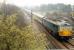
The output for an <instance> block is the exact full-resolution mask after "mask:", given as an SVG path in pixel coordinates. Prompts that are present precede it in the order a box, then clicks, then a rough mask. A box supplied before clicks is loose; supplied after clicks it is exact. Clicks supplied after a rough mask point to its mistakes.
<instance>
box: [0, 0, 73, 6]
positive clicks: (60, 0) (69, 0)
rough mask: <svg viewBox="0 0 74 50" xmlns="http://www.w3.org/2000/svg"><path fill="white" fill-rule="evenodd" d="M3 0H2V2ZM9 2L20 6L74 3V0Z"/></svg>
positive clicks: (19, 0) (22, 0)
mask: <svg viewBox="0 0 74 50" xmlns="http://www.w3.org/2000/svg"><path fill="white" fill-rule="evenodd" d="M2 1H3V0H0V2H2ZM6 2H7V3H10V4H15V5H18V6H37V5H40V4H48V3H49V4H51V3H52V4H56V3H64V4H72V5H74V0H6Z"/></svg>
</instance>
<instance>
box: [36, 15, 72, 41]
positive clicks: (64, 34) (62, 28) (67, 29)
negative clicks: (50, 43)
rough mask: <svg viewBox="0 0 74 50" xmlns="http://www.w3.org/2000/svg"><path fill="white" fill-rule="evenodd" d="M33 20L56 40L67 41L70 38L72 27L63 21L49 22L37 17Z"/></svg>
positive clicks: (46, 19)
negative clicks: (41, 25) (49, 31)
mask: <svg viewBox="0 0 74 50" xmlns="http://www.w3.org/2000/svg"><path fill="white" fill-rule="evenodd" d="M35 20H37V21H38V22H40V23H41V24H43V25H44V26H45V27H46V28H47V29H48V30H51V34H52V35H53V36H54V37H56V38H57V39H63V40H68V39H69V38H70V37H71V36H72V26H71V24H69V23H68V22H67V21H65V20H50V19H48V18H44V17H41V16H37V15H36V16H35Z"/></svg>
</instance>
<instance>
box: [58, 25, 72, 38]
mask: <svg viewBox="0 0 74 50" xmlns="http://www.w3.org/2000/svg"><path fill="white" fill-rule="evenodd" d="M59 36H62V37H71V36H72V26H71V25H70V24H64V25H61V26H60V27H59Z"/></svg>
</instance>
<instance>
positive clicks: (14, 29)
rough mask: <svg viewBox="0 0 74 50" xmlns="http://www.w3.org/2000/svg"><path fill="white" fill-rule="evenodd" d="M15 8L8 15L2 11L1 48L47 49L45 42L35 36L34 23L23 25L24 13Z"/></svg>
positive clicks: (16, 49)
mask: <svg viewBox="0 0 74 50" xmlns="http://www.w3.org/2000/svg"><path fill="white" fill-rule="evenodd" d="M11 7H12V6H10V8H11ZM8 9H9V8H8ZM13 10H14V9H12V8H11V10H10V11H8V12H10V14H9V13H8V14H7V16H4V13H3V12H1V11H0V12H1V13H2V14H1V13H0V50H46V47H45V44H44V42H43V41H41V40H37V38H35V37H36V35H35V33H36V32H34V31H33V28H32V25H28V26H23V27H21V26H22V25H24V24H23V23H24V22H23V21H24V18H23V17H24V16H23V13H22V12H15V13H14V12H13ZM15 10H16V8H15ZM15 10H14V11H15ZM4 18H5V19H4ZM22 19H23V20H22ZM17 23H18V24H17ZM19 24H20V25H19ZM18 25H19V26H18Z"/></svg>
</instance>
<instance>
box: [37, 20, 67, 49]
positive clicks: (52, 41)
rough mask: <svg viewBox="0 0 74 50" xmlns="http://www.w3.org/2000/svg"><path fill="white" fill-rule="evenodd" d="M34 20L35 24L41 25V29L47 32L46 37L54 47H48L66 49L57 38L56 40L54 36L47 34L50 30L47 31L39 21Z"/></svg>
mask: <svg viewBox="0 0 74 50" xmlns="http://www.w3.org/2000/svg"><path fill="white" fill-rule="evenodd" d="M36 22H37V25H39V26H40V27H43V29H42V30H43V31H44V32H45V33H46V34H47V38H48V40H49V42H50V43H52V45H53V46H54V48H50V49H67V48H66V47H65V46H63V44H61V43H60V42H59V41H58V40H56V39H55V38H54V37H52V36H51V35H49V34H50V33H49V32H50V31H48V30H47V29H46V28H45V27H44V26H43V25H42V24H41V23H39V22H38V21H36ZM40 29H41V28H40ZM48 48H49V46H48Z"/></svg>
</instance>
